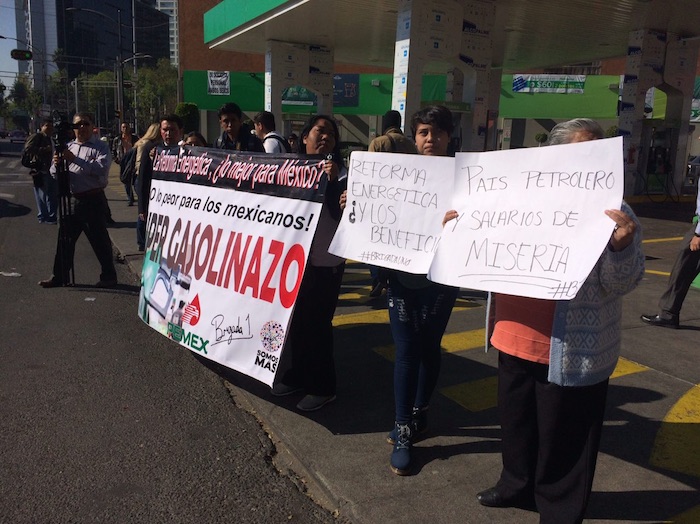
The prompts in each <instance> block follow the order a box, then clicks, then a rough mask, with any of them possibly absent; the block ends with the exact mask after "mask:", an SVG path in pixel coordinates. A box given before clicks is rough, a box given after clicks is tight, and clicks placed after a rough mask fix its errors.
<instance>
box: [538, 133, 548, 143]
mask: <svg viewBox="0 0 700 524" xmlns="http://www.w3.org/2000/svg"><path fill="white" fill-rule="evenodd" d="M547 138H548V136H547V133H537V134H536V135H535V141H536V142H537V143H538V144H540V145H542V144H544V143H545V142H546V141H547Z"/></svg>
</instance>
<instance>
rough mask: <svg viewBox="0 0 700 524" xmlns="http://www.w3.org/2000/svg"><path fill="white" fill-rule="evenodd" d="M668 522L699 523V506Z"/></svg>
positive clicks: (679, 523)
mask: <svg viewBox="0 0 700 524" xmlns="http://www.w3.org/2000/svg"><path fill="white" fill-rule="evenodd" d="M670 522H673V524H698V522H700V506H695V507H694V508H692V509H689V510H688V511H685V512H683V513H681V514H680V515H676V516H675V517H672V518H671V520H670Z"/></svg>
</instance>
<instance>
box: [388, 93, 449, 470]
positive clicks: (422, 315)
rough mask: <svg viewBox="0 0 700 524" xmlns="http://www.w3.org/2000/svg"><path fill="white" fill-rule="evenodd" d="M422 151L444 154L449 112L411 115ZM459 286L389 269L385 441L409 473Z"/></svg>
mask: <svg viewBox="0 0 700 524" xmlns="http://www.w3.org/2000/svg"><path fill="white" fill-rule="evenodd" d="M411 130H412V132H413V136H414V137H415V140H416V149H417V151H418V153H420V154H421V155H429V156H446V155H447V146H448V144H449V142H450V135H451V134H452V130H453V124H452V113H450V110H449V109H447V108H446V107H443V106H429V107H426V108H425V109H422V110H420V111H418V112H417V113H416V114H415V115H413V118H412V119H411ZM458 291H459V288H455V287H450V286H445V285H442V284H436V283H434V282H431V281H429V280H428V279H427V278H426V275H413V274H410V273H404V272H401V271H390V272H389V286H388V288H387V301H388V304H389V322H390V325H391V333H392V336H393V338H394V346H395V348H396V354H395V358H394V402H395V410H396V413H395V423H394V429H393V430H392V431H391V432H390V433H389V435H388V437H387V441H388V442H389V443H390V444H393V445H394V449H393V451H392V453H391V461H390V464H391V470H392V471H393V472H394V473H396V474H397V475H408V474H409V473H410V472H411V448H412V445H413V442H414V441H415V439H416V438H417V437H418V436H419V435H420V434H422V433H425V432H426V431H427V429H428V406H429V403H430V398H431V396H432V394H433V391H434V389H435V385H436V384H437V380H438V376H439V374H440V362H441V358H442V355H441V351H440V342H441V340H442V335H443V334H444V333H445V328H446V327H447V321H448V320H449V319H450V314H451V313H452V307H453V306H454V303H455V300H456V299H457V293H458Z"/></svg>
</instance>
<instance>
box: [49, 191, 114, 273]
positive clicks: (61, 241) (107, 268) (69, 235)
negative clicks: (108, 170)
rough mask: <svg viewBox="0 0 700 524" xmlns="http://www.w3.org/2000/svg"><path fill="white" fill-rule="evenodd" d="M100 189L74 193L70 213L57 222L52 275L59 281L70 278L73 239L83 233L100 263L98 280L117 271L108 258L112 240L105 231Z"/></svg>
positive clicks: (105, 222) (102, 196)
mask: <svg viewBox="0 0 700 524" xmlns="http://www.w3.org/2000/svg"><path fill="white" fill-rule="evenodd" d="M104 201H105V196H104V192H99V193H93V194H91V195H89V196H82V197H74V199H73V213H72V214H71V215H70V216H67V217H64V218H63V220H61V222H60V224H59V231H58V245H57V247H56V256H55V257H54V263H53V278H54V280H56V281H57V282H60V283H64V284H65V283H68V282H69V281H70V270H71V269H72V268H73V259H74V256H75V243H76V242H77V240H78V238H79V237H80V235H81V233H85V236H86V237H87V239H88V241H89V242H90V246H92V250H93V251H94V252H95V255H96V256H97V260H98V261H99V262H100V265H101V266H102V272H101V273H100V280H116V278H117V271H116V270H115V268H114V260H113V258H112V241H111V240H110V238H109V233H108V232H107V216H106V210H105V206H104Z"/></svg>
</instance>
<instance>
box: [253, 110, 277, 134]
mask: <svg viewBox="0 0 700 524" xmlns="http://www.w3.org/2000/svg"><path fill="white" fill-rule="evenodd" d="M253 123H254V124H262V126H263V127H264V128H265V129H267V130H269V131H274V130H275V115H273V114H272V113H270V112H269V111H260V112H259V113H258V114H257V115H255V117H254V118H253Z"/></svg>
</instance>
